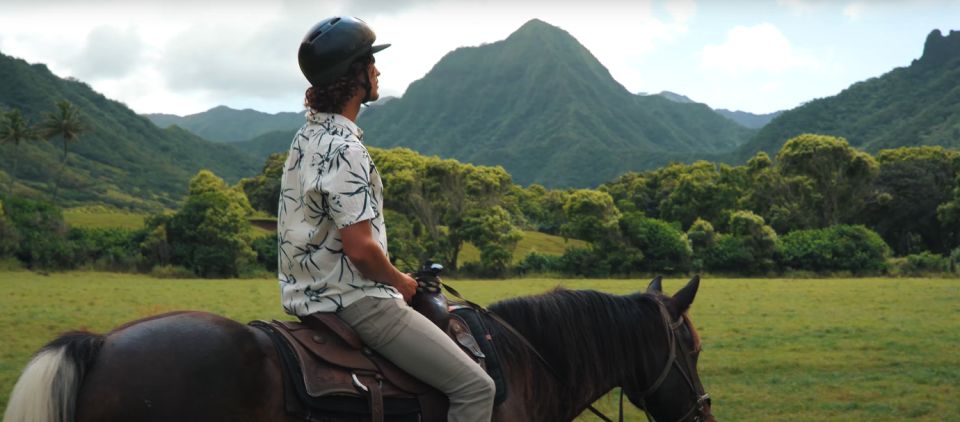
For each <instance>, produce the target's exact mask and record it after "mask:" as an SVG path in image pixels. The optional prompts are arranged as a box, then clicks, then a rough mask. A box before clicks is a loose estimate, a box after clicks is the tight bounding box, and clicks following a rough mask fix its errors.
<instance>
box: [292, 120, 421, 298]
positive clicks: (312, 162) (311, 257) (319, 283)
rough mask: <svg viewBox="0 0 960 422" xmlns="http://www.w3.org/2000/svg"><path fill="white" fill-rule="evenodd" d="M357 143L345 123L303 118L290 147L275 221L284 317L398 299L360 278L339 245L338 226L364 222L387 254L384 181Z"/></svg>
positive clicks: (357, 133)
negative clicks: (360, 301) (369, 298)
mask: <svg viewBox="0 0 960 422" xmlns="http://www.w3.org/2000/svg"><path fill="white" fill-rule="evenodd" d="M362 140H363V131H361V130H360V128H359V127H357V125H356V124H355V123H354V122H352V121H351V120H350V119H347V118H346V117H344V116H341V115H339V114H328V113H308V114H307V123H306V124H305V125H304V126H303V127H302V128H300V130H299V131H298V132H297V134H296V135H295V136H294V138H293V142H292V143H291V145H290V154H289V156H288V157H287V161H286V165H285V170H284V173H283V177H282V179H281V182H280V204H279V211H278V216H277V237H278V243H279V251H278V255H279V258H278V259H279V270H278V272H279V279H280V296H281V302H282V304H283V309H284V311H286V312H287V313H288V314H292V315H301V316H302V315H307V314H311V313H314V312H337V311H339V310H341V309H343V308H345V307H347V306H349V305H350V304H351V303H353V302H355V301H356V300H358V299H360V298H362V297H365V296H374V297H382V298H400V297H402V296H401V295H400V293H398V292H397V290H396V289H394V288H393V287H392V286H388V285H386V284H383V283H379V282H376V281H373V280H369V279H367V278H364V276H363V275H362V274H360V271H358V270H357V268H356V267H355V266H354V265H353V263H352V262H350V259H348V258H347V255H346V254H344V252H343V244H342V243H341V242H340V232H339V229H340V228H343V227H347V226H349V225H352V224H356V223H362V222H367V223H366V224H370V226H371V228H372V230H371V232H372V233H373V235H374V237H375V238H376V240H377V241H378V243H379V244H380V247H381V248H383V252H384V253H387V229H386V226H385V225H384V221H383V209H382V208H381V206H382V204H383V182H382V181H381V180H380V174H379V173H378V172H377V168H376V166H375V165H374V163H373V160H372V159H371V158H370V154H369V153H368V152H367V149H366V147H364V146H363V143H362Z"/></svg>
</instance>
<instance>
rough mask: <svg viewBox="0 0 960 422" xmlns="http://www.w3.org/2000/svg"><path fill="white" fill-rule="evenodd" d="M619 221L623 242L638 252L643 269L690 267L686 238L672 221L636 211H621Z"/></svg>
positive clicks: (668, 269)
mask: <svg viewBox="0 0 960 422" xmlns="http://www.w3.org/2000/svg"><path fill="white" fill-rule="evenodd" d="M619 225H620V232H621V234H622V236H623V239H624V241H625V243H626V245H627V246H629V247H632V248H635V249H636V250H638V251H640V252H642V257H643V261H642V264H641V265H642V268H643V269H646V270H650V271H668V272H677V271H686V270H687V269H688V268H689V267H690V258H691V256H692V255H693V250H692V249H691V248H690V242H689V241H688V240H687V235H686V234H685V233H683V232H682V231H681V230H680V229H679V228H677V227H675V226H674V225H671V224H670V223H667V222H666V221H662V220H657V219H654V218H647V217H644V216H643V214H641V213H637V212H632V213H626V214H624V215H623V217H621V218H620V222H619ZM621 272H623V271H621Z"/></svg>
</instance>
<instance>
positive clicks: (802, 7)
mask: <svg viewBox="0 0 960 422" xmlns="http://www.w3.org/2000/svg"><path fill="white" fill-rule="evenodd" d="M830 2H831V0H777V4H778V5H780V6H783V7H785V8H787V10H789V11H790V12H791V13H793V14H795V15H804V14H807V13H811V12H813V11H815V10H817V9H819V8H820V7H821V6H825V5H828V4H830Z"/></svg>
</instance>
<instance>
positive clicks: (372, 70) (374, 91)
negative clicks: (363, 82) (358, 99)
mask: <svg viewBox="0 0 960 422" xmlns="http://www.w3.org/2000/svg"><path fill="white" fill-rule="evenodd" d="M367 72H369V76H370V101H377V99H379V98H380V91H379V87H380V81H379V78H377V77H378V76H380V71H379V70H377V63H376V62H372V63H370V66H369V67H368V68H367Z"/></svg>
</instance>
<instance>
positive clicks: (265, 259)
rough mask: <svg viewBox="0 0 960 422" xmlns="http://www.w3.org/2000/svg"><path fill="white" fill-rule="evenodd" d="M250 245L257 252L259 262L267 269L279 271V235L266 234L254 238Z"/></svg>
mask: <svg viewBox="0 0 960 422" xmlns="http://www.w3.org/2000/svg"><path fill="white" fill-rule="evenodd" d="M250 247H252V248H253V250H254V252H256V253H257V262H258V263H259V264H260V265H261V266H262V268H264V269H265V270H267V271H272V272H274V273H276V272H277V259H278V257H277V254H278V247H277V236H276V235H274V234H266V235H263V236H260V237H258V238H256V239H253V242H251V243H250Z"/></svg>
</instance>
